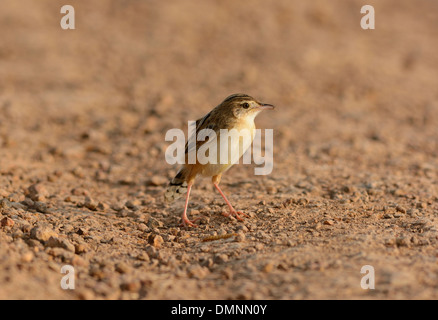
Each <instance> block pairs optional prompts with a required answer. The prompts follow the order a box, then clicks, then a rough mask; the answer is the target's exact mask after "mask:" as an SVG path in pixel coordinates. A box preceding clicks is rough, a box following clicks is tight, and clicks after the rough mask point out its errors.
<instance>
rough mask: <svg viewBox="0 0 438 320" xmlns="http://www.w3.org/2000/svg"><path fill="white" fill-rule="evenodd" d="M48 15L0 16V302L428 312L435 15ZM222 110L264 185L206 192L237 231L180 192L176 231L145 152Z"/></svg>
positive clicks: (270, 9)
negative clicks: (394, 303)
mask: <svg viewBox="0 0 438 320" xmlns="http://www.w3.org/2000/svg"><path fill="white" fill-rule="evenodd" d="M63 4H66V3H61V2H56V1H51V0H50V1H49V0H44V1H42V0H41V1H33V0H27V1H15V0H2V3H1V5H0V6H1V10H0V29H1V30H2V36H1V37H0V148H1V149H0V220H1V226H0V298H1V299H11V298H12V299H34V298H38V299H319V298H322V299H350V298H354V299H376V298H378V299H402V298H403V299H420V298H425V299H437V298H438V264H437V262H438V261H437V260H438V249H437V244H438V238H437V237H438V233H437V232H438V185H437V184H438V182H437V181H438V160H437V157H438V91H437V88H438V76H437V68H438V55H437V54H436V53H437V51H438V43H437V39H438V3H437V2H434V1H425V0H422V1H415V2H414V1H407V0H405V1H395V0H394V1H389V0H385V1H367V2H366V3H365V2H363V1H351V0H344V1H330V2H328V1H322V0H321V1H298V0H297V1H291V0H279V1H275V3H270V4H268V3H267V2H266V1H261V0H254V1H231V0H221V1H201V0H196V1H195V0H192V1H176V0H171V1H134V0H130V1H128V0H126V1H122V0H118V1H117V0H114V1H109V0H107V1H103V0H99V1H92V2H91V1H74V7H75V10H76V30H62V29H61V27H60V25H59V22H60V19H61V17H62V15H61V14H60V7H61V5H63ZM364 4H371V5H374V8H375V10H376V29H375V30H367V31H365V30H362V29H361V28H360V19H361V17H362V16H361V14H360V8H361V6H362V5H364ZM235 92H245V93H247V94H250V95H252V96H255V97H256V98H258V99H260V100H262V101H265V102H269V103H272V104H275V105H276V106H277V109H276V110H275V111H273V112H265V113H263V114H261V115H260V116H259V117H258V118H257V121H256V123H257V126H258V127H259V128H272V129H274V164H275V165H274V170H273V172H272V174H270V175H268V176H255V175H254V165H238V166H235V167H233V168H232V169H231V170H230V171H229V172H227V174H225V175H224V176H223V179H222V187H223V190H224V192H225V193H226V194H228V195H229V198H230V200H231V201H232V202H233V203H234V204H235V206H236V208H237V209H238V210H242V211H244V212H246V213H247V214H248V215H250V217H249V218H247V219H246V220H245V222H239V221H236V220H232V219H229V218H226V217H224V216H222V215H221V214H220V213H221V212H222V211H223V210H225V209H226V207H225V204H224V203H223V201H222V199H221V198H220V196H219V195H218V194H217V192H215V191H214V190H213V188H212V186H211V183H210V180H209V179H199V180H198V181H197V184H196V185H195V188H194V190H193V192H192V200H191V203H190V213H189V214H190V216H191V217H193V218H195V217H202V219H201V221H200V226H199V227H198V228H195V229H194V228H192V229H184V228H180V227H179V226H178V224H179V218H180V215H181V212H182V209H183V205H184V203H183V201H178V202H176V203H174V204H172V205H170V206H166V205H165V203H164V201H163V193H164V191H165V189H166V185H167V183H168V180H169V178H171V177H172V176H173V175H174V174H175V172H176V169H177V168H176V167H173V166H170V165H168V164H167V163H166V162H165V160H164V152H165V150H166V147H167V146H168V145H169V142H166V141H165V140H164V135H165V133H166V131H167V130H168V129H170V128H182V129H184V130H186V129H187V121H188V120H195V119H197V118H199V117H201V116H203V115H204V114H205V113H207V112H208V111H209V110H210V109H211V108H212V107H214V106H215V105H217V104H218V103H219V102H220V101H222V99H224V98H225V97H226V96H228V95H229V94H232V93H235ZM232 234H236V235H232ZM221 235H232V236H230V237H229V238H226V237H223V238H220V239H217V240H214V241H203V240H205V238H207V237H212V236H221ZM210 240H212V239H211V238H210ZM63 265H73V266H74V270H75V289H74V290H63V289H62V288H61V286H60V281H61V278H62V276H63V274H61V272H60V270H61V267H62V266H63ZM364 265H371V266H373V267H374V270H375V289H374V290H364V289H362V288H361V286H360V282H361V278H362V277H363V276H364V274H361V268H362V266H364Z"/></svg>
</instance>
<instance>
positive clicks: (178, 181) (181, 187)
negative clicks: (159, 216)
mask: <svg viewBox="0 0 438 320" xmlns="http://www.w3.org/2000/svg"><path fill="white" fill-rule="evenodd" d="M189 172H190V171H189V170H188V169H187V168H184V167H183V168H181V169H180V170H179V171H178V173H177V174H176V176H175V177H174V178H173V179H172V180H171V181H170V183H169V186H168V187H167V190H166V192H165V193H164V199H165V201H166V202H172V201H174V200H176V199H179V198H181V197H182V195H183V194H185V193H187V178H188V175H189Z"/></svg>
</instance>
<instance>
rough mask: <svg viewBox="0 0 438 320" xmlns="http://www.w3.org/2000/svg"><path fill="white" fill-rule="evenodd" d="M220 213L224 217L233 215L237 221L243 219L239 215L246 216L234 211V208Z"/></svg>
mask: <svg viewBox="0 0 438 320" xmlns="http://www.w3.org/2000/svg"><path fill="white" fill-rule="evenodd" d="M222 215H224V216H225V217H229V216H233V217H235V218H236V219H237V220H239V221H244V219H243V218H242V217H241V216H244V217H246V218H248V215H247V214H245V213H243V212H240V211H236V210H230V212H229V213H225V212H223V213H222Z"/></svg>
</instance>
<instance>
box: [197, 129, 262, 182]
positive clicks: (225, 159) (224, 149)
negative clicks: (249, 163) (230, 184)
mask: <svg viewBox="0 0 438 320" xmlns="http://www.w3.org/2000/svg"><path fill="white" fill-rule="evenodd" d="M254 136H255V127H252V128H251V129H246V130H245V129H242V130H240V131H238V130H236V131H234V132H231V133H230V137H229V140H228V142H227V141H226V139H225V137H224V136H223V135H218V139H217V143H216V144H210V145H209V146H208V147H209V152H210V151H211V152H212V156H211V158H210V159H214V160H215V161H214V160H213V161H210V162H209V163H206V164H201V170H200V174H201V175H203V176H216V175H219V174H221V173H223V172H225V171H226V170H228V169H229V168H231V166H233V165H234V164H236V163H237V162H239V159H240V158H241V157H242V155H243V154H244V153H245V152H246V151H247V150H248V149H249V148H250V146H251V143H252V141H253V139H254ZM221 138H222V139H221ZM206 145H207V143H206ZM209 155H210V153H209ZM213 162H215V163H213Z"/></svg>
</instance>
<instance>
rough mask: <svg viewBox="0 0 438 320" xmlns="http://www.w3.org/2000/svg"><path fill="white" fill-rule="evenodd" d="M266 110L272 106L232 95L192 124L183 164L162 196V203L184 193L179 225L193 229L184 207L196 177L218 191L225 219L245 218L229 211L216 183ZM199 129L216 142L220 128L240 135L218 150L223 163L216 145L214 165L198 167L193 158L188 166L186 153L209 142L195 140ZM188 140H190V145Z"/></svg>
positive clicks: (244, 146) (247, 143)
mask: <svg viewBox="0 0 438 320" xmlns="http://www.w3.org/2000/svg"><path fill="white" fill-rule="evenodd" d="M269 109H274V106H273V105H271V104H265V103H260V102H259V101H257V100H255V99H254V98H252V97H250V96H248V95H246V94H233V95H231V96H229V97H228V98H226V99H225V100H224V101H223V102H222V103H221V104H219V105H218V106H217V107H215V108H214V109H213V110H211V111H210V112H209V113H208V114H207V115H205V116H204V117H203V118H201V119H199V120H197V121H196V130H195V132H194V133H193V134H194V135H195V138H194V139H193V137H192V139H189V141H188V142H187V143H186V147H185V162H184V165H183V166H182V168H181V169H180V170H179V171H178V173H177V174H176V176H175V177H174V178H173V179H172V180H171V181H170V184H169V187H168V189H167V191H166V193H165V195H164V196H165V199H166V201H167V202H171V201H173V200H175V199H177V198H179V197H181V196H182V194H184V193H187V195H186V202H185V207H184V212H183V215H182V225H183V226H196V225H195V224H194V222H195V221H196V220H197V219H195V220H193V221H190V220H189V219H188V218H187V207H188V203H189V196H190V190H191V188H192V185H193V183H194V181H195V178H196V176H197V175H198V174H200V175H202V176H207V177H212V182H213V184H214V186H215V188H216V189H217V190H218V191H219V193H220V194H221V196H222V197H223V198H224V200H225V202H226V203H227V205H228V207H229V210H230V212H229V213H228V214H224V215H225V216H230V215H232V216H234V217H236V218H237V219H238V220H241V221H242V220H243V219H242V217H241V216H247V215H245V214H244V213H242V212H239V211H236V210H235V209H234V208H233V206H232V205H231V203H230V202H229V201H228V199H227V197H226V196H225V195H224V193H223V192H222V190H221V189H220V188H219V182H220V179H221V175H222V173H224V172H225V171H226V170H228V169H229V168H230V167H231V166H232V165H233V164H234V163H236V162H237V161H238V160H239V159H240V157H241V156H242V155H243V154H244V153H245V151H246V150H247V149H248V148H249V147H250V146H251V143H252V141H253V139H254V136H255V132H256V131H255V129H256V128H255V124H254V118H255V117H256V116H257V114H259V113H260V112H261V111H263V110H269ZM203 129H210V130H212V131H214V133H215V134H216V138H217V139H216V141H218V140H219V139H220V136H221V129H228V130H232V129H236V130H237V131H239V132H242V136H239V140H237V141H238V142H236V141H234V144H233V141H232V143H230V144H229V145H228V150H222V152H227V154H226V155H225V156H226V157H225V158H226V159H227V160H226V161H225V162H224V161H220V159H219V158H220V146H219V145H220V144H219V143H216V145H215V146H214V147H213V148H214V149H215V150H216V148H217V153H216V155H214V157H217V161H215V163H212V162H208V163H205V164H202V163H200V162H199V160H198V158H196V161H195V163H193V164H190V163H189V161H188V158H189V157H188V155H189V153H190V152H193V151H194V150H196V151H199V149H200V148H201V147H202V146H203V145H204V144H206V143H208V142H209V139H205V141H196V137H198V134H199V133H200V132H201V130H203ZM198 140H199V139H198ZM190 141H192V143H191V142H190ZM212 141H213V140H212ZM204 147H205V146H204Z"/></svg>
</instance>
